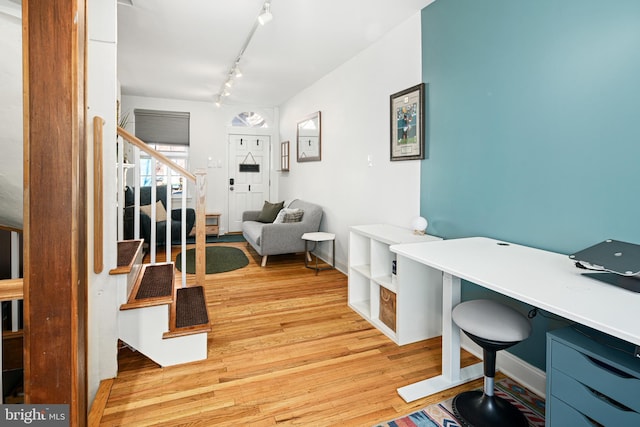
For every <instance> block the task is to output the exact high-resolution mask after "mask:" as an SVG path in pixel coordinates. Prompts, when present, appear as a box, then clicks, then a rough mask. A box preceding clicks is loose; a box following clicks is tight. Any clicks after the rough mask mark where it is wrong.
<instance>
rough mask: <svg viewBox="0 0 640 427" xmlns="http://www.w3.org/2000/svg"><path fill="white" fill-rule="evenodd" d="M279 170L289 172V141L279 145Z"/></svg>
mask: <svg viewBox="0 0 640 427" xmlns="http://www.w3.org/2000/svg"><path fill="white" fill-rule="evenodd" d="M280 170H281V171H282V172H288V171H289V141H283V142H281V143H280Z"/></svg>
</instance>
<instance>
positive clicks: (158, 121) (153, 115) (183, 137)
mask: <svg viewBox="0 0 640 427" xmlns="http://www.w3.org/2000/svg"><path fill="white" fill-rule="evenodd" d="M133 113H134V116H135V126H136V127H135V129H136V132H135V133H136V137H138V138H140V139H141V140H143V141H144V142H146V143H147V144H179V145H189V118H190V113H183V112H179V111H158V110H141V109H135V110H133Z"/></svg>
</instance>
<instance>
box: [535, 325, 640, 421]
mask: <svg viewBox="0 0 640 427" xmlns="http://www.w3.org/2000/svg"><path fill="white" fill-rule="evenodd" d="M630 321H631V319H630ZM634 349H635V346H633V345H631V344H630V343H627V342H625V341H621V340H618V339H616V338H613V337H611V336H609V335H606V334H602V333H600V332H597V331H594V330H592V329H589V328H586V327H583V326H578V325H574V326H568V327H565V328H562V329H558V330H555V331H552V332H549V333H547V397H546V399H547V400H546V402H547V403H546V416H545V418H546V426H547V427H549V426H557V427H568V426H571V427H578V426H585V427H593V426H598V425H604V426H609V425H612V426H614V425H615V426H640V359H638V358H636V357H634Z"/></svg>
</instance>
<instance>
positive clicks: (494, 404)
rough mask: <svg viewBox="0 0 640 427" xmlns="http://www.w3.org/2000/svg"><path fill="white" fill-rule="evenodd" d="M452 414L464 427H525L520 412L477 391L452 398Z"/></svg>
mask: <svg viewBox="0 0 640 427" xmlns="http://www.w3.org/2000/svg"><path fill="white" fill-rule="evenodd" d="M452 406H453V413H454V415H455V416H456V418H458V420H460V422H461V423H462V425H463V426H465V427H527V426H528V425H529V422H528V421H527V419H526V417H525V416H524V414H523V413H522V412H520V411H519V410H518V408H516V407H515V406H513V405H512V404H511V403H509V402H508V401H506V400H505V399H503V398H501V397H498V396H487V395H486V394H484V393H483V392H481V391H479V390H474V391H465V392H463V393H460V394H459V395H457V396H456V397H454V398H453V404H452Z"/></svg>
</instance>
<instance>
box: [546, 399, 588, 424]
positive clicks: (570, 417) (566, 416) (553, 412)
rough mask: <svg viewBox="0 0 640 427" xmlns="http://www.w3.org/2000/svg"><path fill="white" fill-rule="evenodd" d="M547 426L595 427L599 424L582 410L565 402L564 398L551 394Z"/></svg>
mask: <svg viewBox="0 0 640 427" xmlns="http://www.w3.org/2000/svg"><path fill="white" fill-rule="evenodd" d="M547 404H548V408H549V409H548V411H547V414H546V417H547V424H546V426H547V427H569V426H571V427H595V426H597V424H595V423H593V422H591V421H590V420H589V419H588V418H587V417H585V416H584V415H583V414H581V413H580V412H578V411H576V410H575V409H573V408H572V407H571V406H569V405H567V404H566V403H564V402H563V401H562V400H560V399H558V398H556V397H553V396H551V398H549V400H548V402H547Z"/></svg>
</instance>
